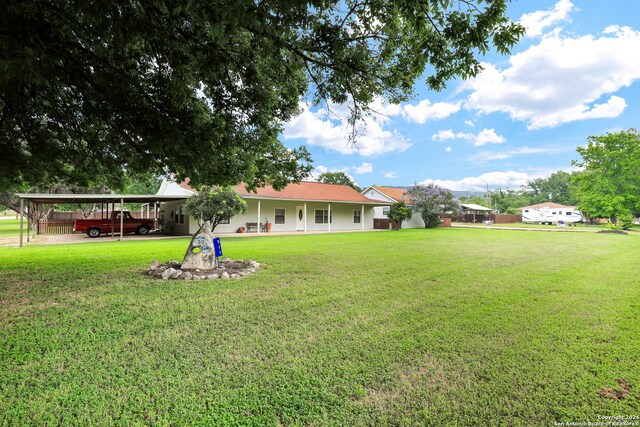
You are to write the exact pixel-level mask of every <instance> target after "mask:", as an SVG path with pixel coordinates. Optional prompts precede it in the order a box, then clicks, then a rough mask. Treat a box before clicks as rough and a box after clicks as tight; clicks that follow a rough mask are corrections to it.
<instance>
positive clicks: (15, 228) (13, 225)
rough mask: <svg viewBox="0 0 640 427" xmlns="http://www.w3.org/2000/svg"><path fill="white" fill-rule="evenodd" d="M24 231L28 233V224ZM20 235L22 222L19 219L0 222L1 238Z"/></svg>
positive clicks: (25, 223)
mask: <svg viewBox="0 0 640 427" xmlns="http://www.w3.org/2000/svg"><path fill="white" fill-rule="evenodd" d="M24 229H25V233H26V229H27V222H26V221H25V222H24ZM19 235H20V220H19V219H2V220H0V237H12V236H19Z"/></svg>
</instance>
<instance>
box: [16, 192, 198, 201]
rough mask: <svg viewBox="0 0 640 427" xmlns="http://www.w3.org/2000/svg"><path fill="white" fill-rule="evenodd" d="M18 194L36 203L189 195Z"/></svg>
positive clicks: (182, 198)
mask: <svg viewBox="0 0 640 427" xmlns="http://www.w3.org/2000/svg"><path fill="white" fill-rule="evenodd" d="M16 196H18V197H20V198H21V199H24V200H29V201H30V202H34V203H108V202H120V201H121V200H122V201H124V202H126V203H145V202H171V201H174V200H185V199H187V198H188V197H189V196H186V195H171V196H160V195H157V194H46V193H18V194H16Z"/></svg>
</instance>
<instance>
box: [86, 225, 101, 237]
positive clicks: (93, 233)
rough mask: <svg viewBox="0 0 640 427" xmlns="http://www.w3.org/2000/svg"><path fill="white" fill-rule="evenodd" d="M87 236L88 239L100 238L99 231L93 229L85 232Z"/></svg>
mask: <svg viewBox="0 0 640 427" xmlns="http://www.w3.org/2000/svg"><path fill="white" fill-rule="evenodd" d="M87 236H89V237H100V229H99V228H96V227H93V228H90V229H88V230H87Z"/></svg>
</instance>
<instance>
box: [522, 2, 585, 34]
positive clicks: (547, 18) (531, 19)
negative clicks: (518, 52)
mask: <svg viewBox="0 0 640 427" xmlns="http://www.w3.org/2000/svg"><path fill="white" fill-rule="evenodd" d="M574 9H575V6H574V5H573V3H571V0H560V1H559V2H558V3H556V4H555V6H554V7H553V9H548V10H538V11H536V12H532V13H526V14H524V15H522V17H520V24H522V26H524V27H525V28H526V29H527V37H536V36H540V35H542V33H543V30H544V29H545V28H547V27H549V26H551V25H553V24H556V23H558V22H562V21H567V20H569V12H571V11H572V10H574Z"/></svg>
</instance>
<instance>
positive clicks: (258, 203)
mask: <svg viewBox="0 0 640 427" xmlns="http://www.w3.org/2000/svg"><path fill="white" fill-rule="evenodd" d="M257 224H258V225H257V227H258V234H260V200H258V223H257Z"/></svg>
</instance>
